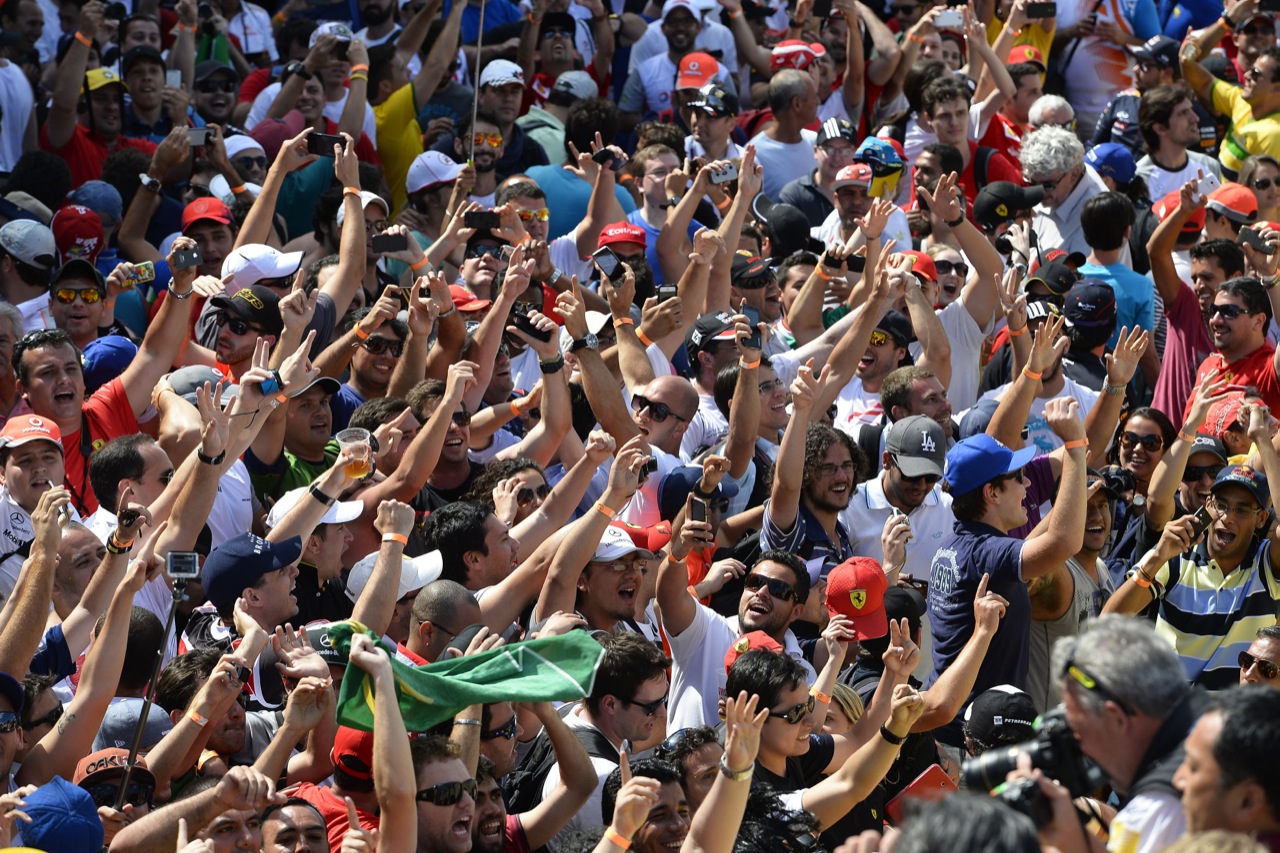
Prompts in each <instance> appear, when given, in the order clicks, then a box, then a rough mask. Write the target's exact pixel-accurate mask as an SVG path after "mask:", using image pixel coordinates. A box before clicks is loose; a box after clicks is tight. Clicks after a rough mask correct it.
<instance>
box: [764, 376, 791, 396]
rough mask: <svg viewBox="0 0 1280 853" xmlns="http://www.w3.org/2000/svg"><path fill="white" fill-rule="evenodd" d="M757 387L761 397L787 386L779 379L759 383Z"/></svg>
mask: <svg viewBox="0 0 1280 853" xmlns="http://www.w3.org/2000/svg"><path fill="white" fill-rule="evenodd" d="M757 387H759V389H760V396H762V397H763V396H764V395H765V394H772V393H773V392H774V391H777V390H778V389H779V388H785V387H787V386H786V384H785V383H784V382H783V381H782V380H781V379H769V380H767V381H765V382H761V383H760V384H759V386H757Z"/></svg>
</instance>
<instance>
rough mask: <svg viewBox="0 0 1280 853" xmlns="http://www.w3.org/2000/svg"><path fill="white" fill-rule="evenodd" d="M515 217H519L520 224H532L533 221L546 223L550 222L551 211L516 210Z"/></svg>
mask: <svg viewBox="0 0 1280 853" xmlns="http://www.w3.org/2000/svg"><path fill="white" fill-rule="evenodd" d="M516 216H519V217H520V221H521V222H532V221H533V220H535V219H536V220H538V221H539V222H548V221H550V220H551V211H550V210H548V209H547V208H545V207H542V208H539V209H537V210H517V211H516Z"/></svg>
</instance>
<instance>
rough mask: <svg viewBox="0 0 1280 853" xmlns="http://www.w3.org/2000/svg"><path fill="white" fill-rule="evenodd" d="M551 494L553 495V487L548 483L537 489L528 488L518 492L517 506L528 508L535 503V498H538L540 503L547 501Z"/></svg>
mask: <svg viewBox="0 0 1280 853" xmlns="http://www.w3.org/2000/svg"><path fill="white" fill-rule="evenodd" d="M549 494H551V487H550V486H548V485H547V484H546V483H543V484H542V485H541V486H538V488H536V489H533V488H529V487H528V486H526V487H525V488H523V489H520V490H518V491H517V492H516V504H517V505H518V506H528V505H529V504H531V503H533V499H534V498H537V499H538V500H539V501H545V500H546V499H547V495H549Z"/></svg>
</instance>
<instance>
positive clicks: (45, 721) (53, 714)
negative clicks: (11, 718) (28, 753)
mask: <svg viewBox="0 0 1280 853" xmlns="http://www.w3.org/2000/svg"><path fill="white" fill-rule="evenodd" d="M65 711H66V708H64V707H63V706H61V705H58V706H57V707H55V708H54V709H53V710H52V711H50V712H49V713H47V714H45V715H44V716H43V717H40V718H39V719H37V720H32V721H31V722H29V723H27V724H26V725H25V726H23V728H24V729H26V730H28V731H30V730H31V729H34V728H37V727H39V726H52V725H53V724H54V723H56V722H58V720H61V719H62V715H63V713H64V712H65Z"/></svg>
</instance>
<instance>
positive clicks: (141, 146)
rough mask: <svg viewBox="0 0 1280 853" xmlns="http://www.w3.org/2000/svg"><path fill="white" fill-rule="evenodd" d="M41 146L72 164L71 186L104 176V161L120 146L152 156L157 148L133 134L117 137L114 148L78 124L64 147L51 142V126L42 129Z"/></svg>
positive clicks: (69, 164)
mask: <svg viewBox="0 0 1280 853" xmlns="http://www.w3.org/2000/svg"><path fill="white" fill-rule="evenodd" d="M40 147H41V148H43V149H44V150H45V151H48V152H50V153H53V154H57V155H58V156H59V157H61V158H62V159H63V160H66V161H67V165H68V166H70V167H71V186H73V187H78V186H80V185H81V184H83V183H85V182H86V181H96V180H98V179H99V178H101V177H102V161H103V160H105V159H107V155H108V154H110V153H111V152H112V151H115V150H118V149H120V148H136V149H138V150H139V151H141V152H142V153H143V154H146V155H147V156H148V157H150V156H151V155H152V154H154V153H155V151H156V144H155V143H154V142H151V141H149V140H146V139H134V138H133V137H131V136H118V137H116V144H115V146H114V147H112V148H110V149H108V148H107V143H106V142H105V141H104V140H103V139H102V137H101V136H99V135H98V134H96V133H90V132H89V129H88V128H87V127H85V126H84V125H82V124H79V123H77V124H76V127H75V131H74V132H73V133H72V134H71V139H70V140H69V141H68V142H67V144H66V145H64V146H63V147H61V148H54V147H53V145H52V144H51V143H50V142H49V126H48V125H47V124H46V125H44V126H42V127H41V128H40Z"/></svg>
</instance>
